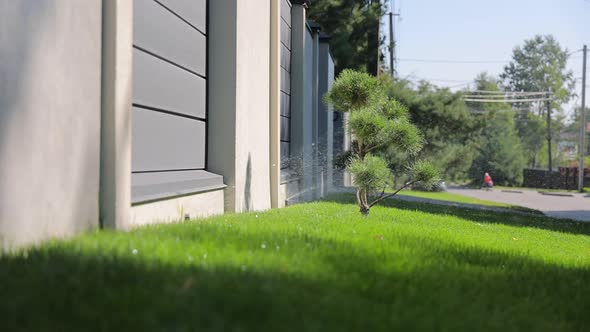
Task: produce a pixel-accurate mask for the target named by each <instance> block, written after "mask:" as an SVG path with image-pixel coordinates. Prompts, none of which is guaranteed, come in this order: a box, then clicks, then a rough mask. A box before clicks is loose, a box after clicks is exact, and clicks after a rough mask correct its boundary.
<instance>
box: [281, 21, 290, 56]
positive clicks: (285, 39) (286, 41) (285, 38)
mask: <svg viewBox="0 0 590 332" xmlns="http://www.w3.org/2000/svg"><path fill="white" fill-rule="evenodd" d="M281 43H283V45H285V46H287V48H288V49H291V27H289V26H288V25H287V23H286V22H285V21H283V20H281Z"/></svg>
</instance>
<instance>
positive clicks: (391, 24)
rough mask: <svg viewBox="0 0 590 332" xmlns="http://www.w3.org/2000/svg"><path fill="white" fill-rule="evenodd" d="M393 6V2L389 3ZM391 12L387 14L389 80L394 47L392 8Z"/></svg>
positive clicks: (392, 72) (392, 73) (392, 71)
mask: <svg viewBox="0 0 590 332" xmlns="http://www.w3.org/2000/svg"><path fill="white" fill-rule="evenodd" d="M391 2H392V4H393V0H392V1H391ZM391 10H392V11H391V12H389V70H390V72H391V79H392V80H393V75H394V70H393V47H394V45H395V44H394V43H395V42H394V40H393V8H391Z"/></svg>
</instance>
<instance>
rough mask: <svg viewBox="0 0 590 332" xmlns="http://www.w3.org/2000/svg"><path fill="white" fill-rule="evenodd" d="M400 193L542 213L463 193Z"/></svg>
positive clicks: (412, 191)
mask: <svg viewBox="0 0 590 332" xmlns="http://www.w3.org/2000/svg"><path fill="white" fill-rule="evenodd" d="M398 195H402V196H411V197H418V198H427V199H432V200H438V201H444V202H452V203H459V204H472V205H480V206H488V207H498V208H506V209H511V210H515V211H520V212H529V213H536V214H542V213H541V212H539V211H537V210H533V209H529V208H526V207H522V206H517V205H512V204H507V203H501V202H493V201H486V200H482V199H477V198H472V197H467V196H463V195H459V194H452V193H449V192H425V191H414V190H404V191H401V192H400V193H399V194H398Z"/></svg>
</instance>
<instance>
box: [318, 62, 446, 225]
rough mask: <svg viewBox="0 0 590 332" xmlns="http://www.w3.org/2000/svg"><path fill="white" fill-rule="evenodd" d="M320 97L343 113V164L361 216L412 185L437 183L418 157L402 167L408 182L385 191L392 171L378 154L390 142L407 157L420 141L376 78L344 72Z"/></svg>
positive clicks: (401, 108)
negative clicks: (349, 144)
mask: <svg viewBox="0 0 590 332" xmlns="http://www.w3.org/2000/svg"><path fill="white" fill-rule="evenodd" d="M325 98H326V102H328V103H329V104H331V105H332V106H333V107H334V109H336V110H338V111H340V112H347V113H349V119H348V128H349V130H350V133H351V135H352V136H353V148H352V151H348V153H347V154H348V158H347V162H346V167H347V169H348V171H349V172H350V173H351V174H352V176H353V184H354V185H355V187H356V188H357V191H356V201H357V204H358V206H359V208H360V212H361V213H362V214H363V215H368V214H369V210H370V209H371V207H373V206H374V205H375V204H377V203H379V202H380V201H382V200H384V199H386V198H388V197H391V196H394V195H396V194H397V193H398V192H399V191H400V190H402V189H404V188H407V187H409V186H411V185H412V184H415V183H421V185H422V186H424V187H429V186H433V185H434V184H435V183H436V182H437V181H438V172H437V170H436V169H435V168H434V167H433V166H432V165H431V164H429V163H427V162H424V161H418V162H415V163H413V164H412V165H411V166H410V167H407V169H406V170H405V171H406V172H405V173H407V175H408V176H409V179H410V180H409V181H407V182H406V183H404V184H403V185H402V186H401V187H400V188H398V189H397V190H396V191H394V192H393V193H391V194H387V195H386V194H385V190H386V189H387V187H388V186H390V183H391V181H390V180H391V178H392V173H391V170H390V169H389V168H388V164H387V162H386V161H385V160H384V159H383V158H382V157H381V156H379V155H378V154H379V153H383V151H386V150H387V149H388V148H389V147H391V146H395V147H396V150H398V151H403V152H404V154H405V155H407V156H416V154H418V152H420V150H422V147H423V146H424V139H423V137H422V135H421V133H420V131H419V130H418V128H417V127H416V126H414V125H413V124H412V123H411V122H410V120H409V117H408V111H407V109H406V108H405V107H404V106H403V105H402V104H400V103H399V102H397V101H396V100H395V99H389V98H388V97H387V95H386V91H385V89H384V87H383V85H382V84H381V82H380V81H379V80H378V79H377V78H375V77H374V76H371V75H369V74H366V73H362V72H357V71H353V70H344V71H342V73H341V74H340V75H339V76H338V79H337V80H336V81H335V82H334V85H333V86H332V88H331V89H330V91H329V92H328V94H327V95H326V97H325ZM371 198H372V200H371Z"/></svg>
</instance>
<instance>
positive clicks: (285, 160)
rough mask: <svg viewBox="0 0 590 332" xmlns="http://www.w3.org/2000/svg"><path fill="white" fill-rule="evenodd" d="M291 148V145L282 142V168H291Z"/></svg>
mask: <svg viewBox="0 0 590 332" xmlns="http://www.w3.org/2000/svg"><path fill="white" fill-rule="evenodd" d="M290 148H291V146H290V144H289V143H286V142H281V168H282V169H284V168H288V167H289V157H290V151H289V149H290Z"/></svg>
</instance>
